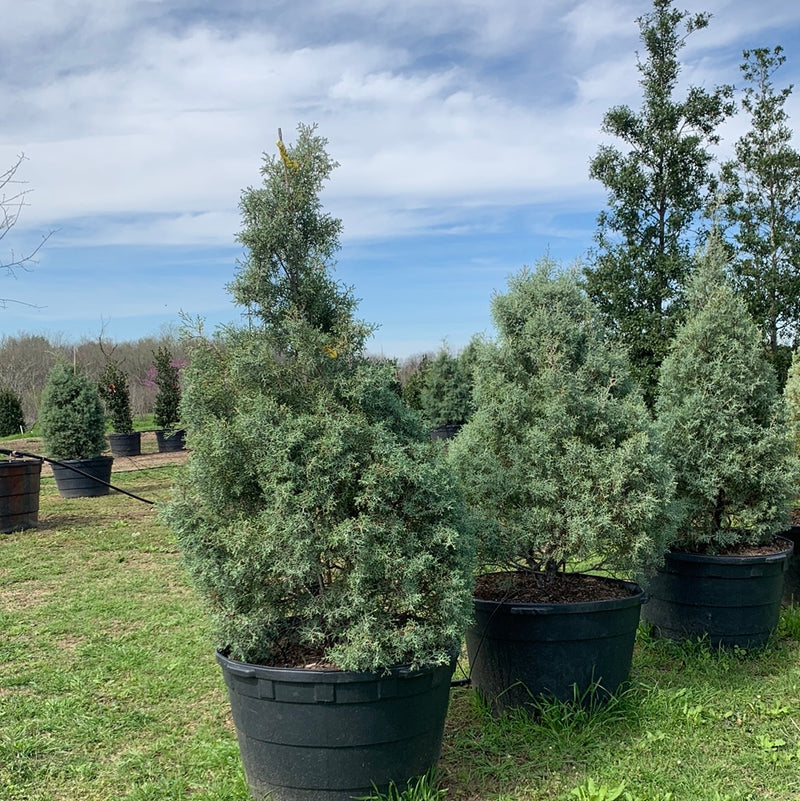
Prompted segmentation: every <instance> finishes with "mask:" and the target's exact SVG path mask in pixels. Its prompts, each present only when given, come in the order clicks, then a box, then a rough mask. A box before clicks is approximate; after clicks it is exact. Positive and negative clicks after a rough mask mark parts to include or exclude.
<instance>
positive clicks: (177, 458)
mask: <svg viewBox="0 0 800 801" xmlns="http://www.w3.org/2000/svg"><path fill="white" fill-rule="evenodd" d="M2 447H3V448H8V449H9V450H12V451H20V452H22V453H32V454H35V455H36V456H43V455H44V450H43V448H42V440H41V438H40V437H26V438H24V439H13V440H5V441H4V442H3V445H2ZM105 454H106V455H107V456H110V455H111V451H110V450H106V451H105ZM188 456H189V451H187V450H182V451H172V452H167V453H159V452H158V444H157V443H156V435H155V433H154V432H153V431H143V432H142V453H141V455H140V456H115V457H114V466H113V472H115V473H128V472H131V471H133V470H143V469H145V468H147V467H160V466H161V465H167V464H183V463H184V462H185V461H186V459H187V458H188ZM0 458H3V457H2V456H0ZM42 475H43V476H52V475H53V468H52V467H50V465H49V464H48V463H47V462H42Z"/></svg>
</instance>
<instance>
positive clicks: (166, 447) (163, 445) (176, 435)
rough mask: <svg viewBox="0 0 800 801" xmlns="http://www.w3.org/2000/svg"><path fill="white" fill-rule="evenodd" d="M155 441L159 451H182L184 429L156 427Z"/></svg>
mask: <svg viewBox="0 0 800 801" xmlns="http://www.w3.org/2000/svg"><path fill="white" fill-rule="evenodd" d="M156 443H157V444H158V452H159V453H172V452H173V451H182V450H183V449H184V447H185V446H186V431H185V429H183V428H179V429H176V430H175V431H167V430H166V429H158V430H157V431H156Z"/></svg>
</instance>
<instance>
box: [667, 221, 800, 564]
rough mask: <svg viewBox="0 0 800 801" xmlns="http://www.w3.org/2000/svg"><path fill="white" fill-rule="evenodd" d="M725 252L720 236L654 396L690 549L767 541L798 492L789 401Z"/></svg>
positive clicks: (693, 289) (680, 539)
mask: <svg viewBox="0 0 800 801" xmlns="http://www.w3.org/2000/svg"><path fill="white" fill-rule="evenodd" d="M725 261H726V257H725V253H724V249H723V246H722V244H721V243H720V241H719V239H718V237H717V236H716V235H714V236H712V238H711V239H710V240H709V243H708V247H707V249H706V251H705V253H704V254H703V256H702V258H701V259H700V260H699V262H698V265H697V268H696V270H695V274H694V276H693V280H692V283H691V285H690V288H689V299H690V304H691V305H690V311H689V315H688V317H687V320H686V322H685V324H684V325H683V326H682V327H681V328H680V329H679V331H678V334H677V336H676V338H675V341H674V342H673V345H672V348H671V351H670V353H669V355H668V356H667V358H666V359H665V360H664V363H663V365H662V368H661V377H660V382H659V395H658V401H657V404H656V413H657V424H658V428H659V430H660V432H661V435H662V439H663V444H664V452H665V455H666V456H667V458H668V459H669V461H670V463H671V464H672V466H673V468H674V470H675V474H676V481H677V489H676V497H677V500H678V501H679V503H680V507H681V514H680V517H679V523H678V529H677V537H676V542H675V545H676V546H677V547H678V548H682V549H688V550H693V549H698V548H700V549H703V548H711V549H717V548H725V547H727V546H731V545H736V544H740V543H750V544H756V543H762V542H767V541H769V540H770V539H771V538H772V536H773V535H774V534H776V533H778V532H779V531H781V530H782V529H783V528H784V527H785V524H786V522H787V515H788V508H789V506H790V504H791V501H792V499H793V497H794V495H795V494H796V492H797V480H798V473H797V463H796V456H795V454H794V449H793V446H792V439H791V435H790V432H789V429H788V426H787V424H786V413H785V406H784V403H783V400H782V398H781V397H780V394H779V393H778V389H777V384H776V379H775V374H774V371H773V369H772V368H771V367H770V365H769V363H768V362H767V361H766V360H765V357H764V348H763V344H762V340H761V336H760V334H759V332H758V329H757V327H756V325H755V324H754V323H753V322H752V320H751V318H750V316H749V315H748V313H747V309H746V307H745V305H744V303H743V302H742V300H741V299H740V298H738V297H737V296H736V294H735V293H734V291H733V289H732V288H731V287H730V285H729V284H728V282H727V280H726V277H725Z"/></svg>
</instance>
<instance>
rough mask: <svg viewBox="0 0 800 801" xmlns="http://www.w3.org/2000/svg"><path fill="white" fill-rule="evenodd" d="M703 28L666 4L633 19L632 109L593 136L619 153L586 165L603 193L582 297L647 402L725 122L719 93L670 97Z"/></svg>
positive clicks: (610, 118) (616, 114)
mask: <svg viewBox="0 0 800 801" xmlns="http://www.w3.org/2000/svg"><path fill="white" fill-rule="evenodd" d="M709 20H710V15H709V14H705V13H703V14H689V12H687V11H678V10H676V9H674V8H673V3H672V0H653V10H652V11H651V12H650V13H649V14H646V15H644V16H642V17H640V18H639V19H638V20H637V22H638V24H639V30H640V33H641V41H642V42H643V44H644V47H645V53H646V56H645V57H644V58H642V57H641V56H638V57H637V67H638V70H639V72H640V73H641V80H640V85H641V87H642V90H643V102H642V106H641V108H640V110H639V111H638V112H636V111H634V110H632V109H631V108H630V107H628V106H626V105H621V106H614V107H613V108H611V109H609V111H608V112H607V113H606V115H605V117H604V120H603V128H602V130H603V132H604V133H606V134H609V135H611V136H613V137H616V138H617V139H619V140H621V141H622V142H623V143H624V145H625V147H626V149H625V151H623V150H620V149H618V148H617V147H614V146H612V145H601V146H600V148H599V149H598V152H597V155H596V156H595V157H594V159H593V160H592V162H591V165H590V176H591V177H592V178H595V179H597V180H599V181H601V182H602V183H603V184H604V185H605V186H606V188H607V189H608V208H607V209H606V210H604V211H602V212H601V213H600V215H599V217H598V221H597V223H598V224H597V232H596V235H595V239H596V242H597V248H596V250H595V252H594V253H593V258H592V263H591V264H590V266H589V267H588V268H587V275H586V277H587V289H588V292H589V295H590V297H591V298H592V300H593V301H594V302H595V303H596V304H597V306H598V307H599V309H600V311H601V313H602V314H603V315H604V317H605V318H606V321H607V323H608V324H609V325H610V326H611V327H612V329H613V330H615V331H616V332H617V334H618V335H619V337H620V338H621V340H622V341H623V343H624V344H625V345H626V346H627V347H628V349H629V351H630V356H631V361H632V367H633V370H634V373H635V374H636V376H637V377H638V378H639V380H640V381H641V383H642V385H643V387H644V389H645V393H646V396H647V399H648V401H649V402H650V403H652V402H653V399H654V395H655V387H656V385H657V380H658V368H659V365H660V364H661V361H662V360H663V358H664V356H665V354H666V351H667V347H668V343H669V341H670V339H671V338H672V336H673V333H674V331H675V326H676V323H677V320H678V318H679V317H680V314H681V310H682V309H683V307H684V298H683V294H684V293H683V289H684V283H685V280H686V276H687V275H688V272H689V270H690V268H691V263H692V252H693V250H694V246H695V244H696V242H695V240H696V232H695V231H694V230H693V227H692V226H693V223H694V222H695V220H696V219H697V216H698V212H700V211H702V209H703V207H704V205H705V203H706V201H707V199H708V195H709V190H710V188H711V187H712V185H713V175H712V170H711V164H712V155H711V153H710V152H709V150H708V146H709V145H712V144H715V143H716V142H717V141H718V135H717V133H716V130H717V128H718V126H719V125H720V123H721V122H722V121H723V120H724V119H725V118H726V117H728V116H729V115H730V114H732V113H733V102H732V100H731V97H732V91H733V90H732V88H731V87H730V86H727V85H726V86H718V87H716V88H715V89H714V90H713V91H711V92H708V91H706V90H705V89H702V88H700V87H695V86H692V87H689V89H688V90H687V92H686V96H685V97H684V98H683V99H678V98H676V97H675V94H676V89H677V84H678V78H679V75H680V70H681V64H680V62H679V60H678V54H679V52H680V50H681V49H682V48H683V47H684V45H685V43H686V39H687V37H688V36H689V35H691V34H692V33H694V32H695V31H697V30H700V29H702V28H705V27H706V26H707V25H708V23H709Z"/></svg>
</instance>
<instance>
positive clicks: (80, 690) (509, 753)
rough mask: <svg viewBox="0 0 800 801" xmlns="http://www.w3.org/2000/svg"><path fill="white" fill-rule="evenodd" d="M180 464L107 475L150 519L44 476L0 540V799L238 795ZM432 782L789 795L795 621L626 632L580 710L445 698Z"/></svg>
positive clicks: (448, 790)
mask: <svg viewBox="0 0 800 801" xmlns="http://www.w3.org/2000/svg"><path fill="white" fill-rule="evenodd" d="M181 469H182V467H181V466H180V465H166V466H162V465H155V466H149V465H140V466H138V467H136V469H131V470H128V471H126V472H118V473H116V474H115V475H114V478H113V480H114V481H115V482H116V483H118V484H119V485H120V486H121V487H123V488H124V489H126V490H128V491H130V492H133V493H135V494H136V495H139V496H142V497H144V498H148V499H151V500H154V501H155V502H156V504H155V506H149V505H146V504H143V503H141V502H139V501H137V500H134V499H133V498H130V497H127V496H124V495H119V494H112V495H109V496H106V497H102V498H89V499H73V500H64V499H61V498H59V497H58V495H57V493H56V490H55V486H54V484H53V480H52V479H51V478H49V477H46V478H44V479H43V482H42V498H41V511H40V524H39V527H38V528H37V529H33V530H28V531H23V532H19V533H15V534H10V535H0V626H1V627H0V631H1V632H2V637H1V638H0V799H3V801H23V799H24V800H25V801H111V800H116V799H129V800H130V801H145V800H147V801H169V800H170V799H192V800H193V801H200V800H201V799H203V800H205V801H210V800H211V799H217V800H218V801H222V799H225V800H226V801H237V799H238V800H240V801H246V799H248V798H249V796H248V793H247V789H246V786H245V782H244V776H243V773H242V769H241V765H240V762H239V755H238V747H237V744H236V737H235V734H234V731H233V727H232V724H231V722H230V720H229V713H228V705H227V700H226V697H225V691H224V685H223V681H222V676H221V673H220V671H219V668H218V667H217V665H216V663H215V661H214V658H213V643H212V641H211V638H210V633H209V629H208V624H207V620H206V615H205V612H204V610H203V608H202V604H201V603H200V601H199V598H198V597H197V595H196V594H195V592H194V591H193V589H192V588H191V586H190V585H189V583H188V581H187V579H186V577H185V575H184V571H183V568H182V565H181V557H180V553H179V552H178V549H177V547H176V545H175V543H174V541H173V538H172V536H171V534H170V532H169V531H167V530H166V529H165V528H164V527H163V526H162V525H160V524H159V522H158V520H157V508H158V503H159V502H162V501H164V500H165V499H166V498H167V497H168V496H169V487H170V484H171V482H172V480H173V478H174V476H175V475H176V471H178V470H181ZM463 668H464V669H466V665H464V666H463ZM459 677H460V676H459ZM437 785H438V787H439V788H440V793H439V795H441V796H442V798H443V799H444V801H446V800H447V799H453V801H456V800H457V799H458V800H461V799H464V801H467V800H469V801H474V800H475V799H497V800H498V801H501V800H502V801H516V799H519V800H520V801H521V800H522V799H529V800H530V801H534V800H536V801H539V800H540V799H541V800H542V801H544V799H564V801H569V799H579V801H581V800H582V801H603V799H605V800H606V801H610V800H611V799H613V798H619V799H622V801H626V800H627V801H684V800H685V801H702V800H704V799H706V800H707V801H722V799H726V800H727V801H745V799H752V801H756V799H758V801H762V800H763V799H781V800H782V801H790V800H791V799H797V798H800V609H798V608H795V607H787V608H786V609H784V612H783V615H782V619H781V625H780V629H779V632H778V634H777V636H776V637H775V638H774V640H773V642H772V643H771V644H770V646H769V647H768V648H767V649H765V650H764V651H761V652H758V653H745V652H741V651H735V652H732V653H718V652H716V651H712V650H710V649H709V648H707V647H704V646H703V645H702V644H700V645H693V646H691V647H690V646H681V645H676V644H674V643H669V642H664V641H658V640H653V639H651V638H650V637H649V636H647V634H646V633H645V632H644V631H640V632H639V637H638V640H637V645H636V651H635V654H634V665H633V674H632V681H631V684H630V687H629V688H628V689H627V690H626V691H625V692H624V693H623V694H622V695H621V696H620V697H619V698H618V699H617V700H615V701H613V702H611V703H610V704H608V705H606V706H604V707H602V708H599V709H595V710H593V711H589V712H584V711H575V710H574V709H571V708H570V707H568V706H565V705H557V704H554V705H547V706H544V707H542V709H541V710H540V714H539V715H538V717H536V718H535V719H531V718H523V717H516V718H507V719H503V720H500V721H497V720H494V719H492V718H491V717H490V716H488V714H487V713H486V712H485V710H484V709H483V707H482V705H481V704H480V702H479V701H478V699H477V698H476V697H475V694H474V692H473V691H472V690H470V689H469V688H468V687H457V688H454V689H453V691H452V701H451V707H450V713H449V715H448V720H447V724H446V730H445V740H444V747H443V753H442V759H441V762H440V766H439V773H438V777H437ZM617 791H619V793H618V794H617ZM435 795H436V794H435V793H432V792H431V793H428V797H429V798H433V797H435ZM417 801H423V799H422V794H419V793H418V794H417Z"/></svg>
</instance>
